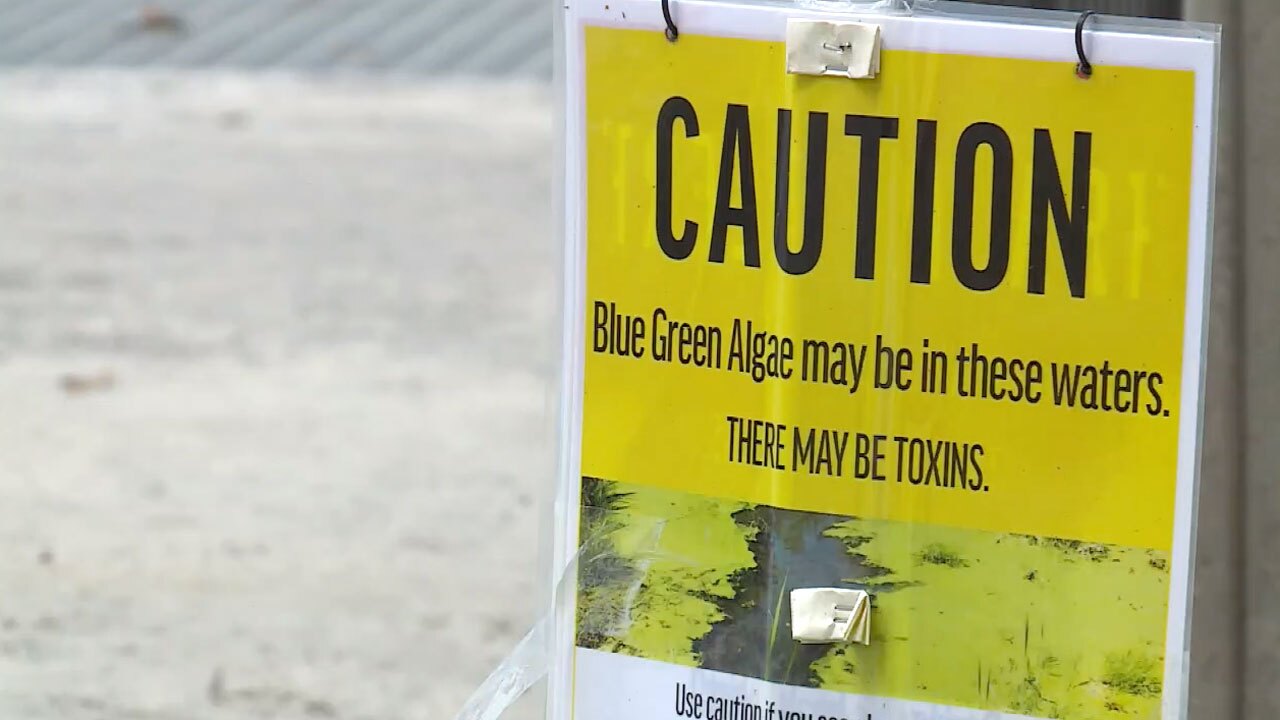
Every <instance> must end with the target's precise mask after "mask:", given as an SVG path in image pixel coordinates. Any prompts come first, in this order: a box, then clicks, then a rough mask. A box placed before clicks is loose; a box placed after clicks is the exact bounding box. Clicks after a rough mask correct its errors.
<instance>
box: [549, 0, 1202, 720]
mask: <svg viewBox="0 0 1280 720" xmlns="http://www.w3.org/2000/svg"><path fill="white" fill-rule="evenodd" d="M680 8H681V9H682V10H683V14H682V15H681V17H682V18H684V21H683V24H682V26H681V27H680V34H679V36H678V39H677V40H676V41H674V42H672V41H669V40H668V39H667V38H666V37H665V36H664V33H663V32H662V26H663V23H662V19H661V18H662V16H661V12H660V11H659V10H658V4H657V3H655V2H646V1H644V0H636V1H635V2H624V3H620V4H614V3H610V4H609V5H608V6H605V5H602V4H597V5H582V6H578V7H576V8H572V9H571V10H570V12H569V21H568V30H567V33H566V44H567V50H568V53H569V58H570V62H569V64H568V83H569V87H570V94H569V99H570V102H569V110H568V116H567V126H568V129H569V133H570V135H569V143H568V154H567V156H566V159H567V165H566V170H567V178H568V181H569V194H568V211H569V215H568V219H569V226H570V228H571V237H570V239H569V242H570V243H571V244H570V247H571V249H572V252H571V253H570V257H571V262H570V277H571V282H570V284H569V285H570V287H571V288H572V290H571V292H570V297H569V301H570V302H569V303H568V304H567V307H568V312H569V313H571V317H570V318H569V319H568V328H569V333H568V336H569V344H568V346H567V348H566V353H567V355H568V356H569V358H570V361H569V363H568V368H569V370H570V372H569V373H568V375H567V384H568V389H567V391H566V397H567V401H566V402H567V413H566V417H567V418H568V425H567V430H568V432H569V437H570V438H572V442H570V443H567V450H566V453H567V454H568V456H567V457H566V462H565V466H566V468H568V470H567V472H566V479H565V481H564V482H565V487H564V488H563V489H562V497H563V498H565V499H566V502H565V503H564V506H565V507H567V508H572V509H573V510H572V512H571V513H570V515H571V516H570V517H567V518H565V519H564V522H563V523H562V530H563V533H562V538H561V544H562V545H563V547H564V548H565V549H566V552H568V551H570V549H572V548H581V549H580V550H579V552H580V555H579V557H580V558H581V560H580V562H579V564H578V566H577V568H576V577H575V579H574V593H573V595H574V596H573V601H572V603H571V604H572V606H573V607H572V609H571V612H570V613H568V614H567V615H566V622H565V623H563V628H562V630H563V633H562V635H563V636H564V638H563V639H564V643H563V645H564V648H563V653H562V655H563V657H561V658H560V660H561V662H560V663H559V664H558V665H557V668H556V670H557V671H556V674H555V675H554V676H553V693H552V695H553V698H552V713H553V716H555V717H558V718H559V717H564V718H568V717H574V718H579V719H582V720H596V719H597V718H599V719H602V720H603V719H604V718H610V719H612V718H626V719H630V718H635V719H636V720H640V719H641V718H643V720H656V719H658V718H690V719H692V720H825V719H838V720H853V719H854V718H857V719H859V720H861V719H862V718H874V719H875V720H885V719H887V718H908V717H911V718H915V717H929V718H943V719H946V720H952V719H954V720H961V719H966V718H975V719H976V718H1064V719H1070V718H1081V719H1084V718H1103V717H1117V718H1119V717H1129V716H1136V717H1144V718H1178V717H1182V713H1183V701H1182V678H1183V675H1184V671H1185V668H1184V662H1185V651H1186V641H1187V632H1186V631H1187V623H1188V613H1187V605H1186V600H1187V596H1188V576H1189V567H1190V563H1191V555H1190V550H1191V540H1192V538H1191V529H1192V527H1193V522H1192V520H1193V515H1194V500H1195V496H1194V488H1195V475H1196V466H1195V461H1196V447H1197V443H1198V433H1199V412H1200V409H1199V398H1200V392H1201V386H1202V384H1201V377H1202V367H1201V351H1202V347H1203V338H1204V332H1205V329H1204V326H1203V322H1202V318H1203V314H1204V302H1205V297H1206V286H1205V283H1206V276H1207V257H1206V245H1207V242H1206V228H1207V226H1208V216H1207V212H1208V207H1209V195H1208V193H1209V187H1210V177H1209V168H1210V167H1211V163H1210V149H1211V147H1212V115H1213V113H1212V107H1213V94H1214V85H1213V83H1214V76H1215V71H1214V65H1215V62H1216V36H1214V35H1212V34H1208V33H1204V32H1200V31H1198V30H1196V29H1195V28H1181V27H1180V28H1177V32H1176V33H1175V32H1173V31H1172V30H1168V31H1162V32H1155V31H1148V32H1133V31H1130V32H1111V33H1106V32H1101V31H1100V32H1098V33H1097V34H1096V36H1091V37H1090V38H1089V43H1088V45H1089V46H1090V47H1091V48H1092V49H1093V52H1094V57H1093V60H1094V62H1095V64H1096V66H1097V68H1096V70H1095V73H1094V75H1093V76H1092V77H1091V78H1089V79H1082V78H1080V77H1078V76H1077V75H1076V73H1075V72H1074V69H1075V63H1076V62H1077V58H1076V53H1075V47H1074V44H1073V23H1072V18H1070V17H1066V16H1064V17H1058V16H1050V19H1049V20H1050V21H1049V22H1044V23H1037V24H1035V25H1019V24H1013V23H1001V22H994V21H974V20H973V19H945V18H938V17H933V18H923V17H922V18H910V17H894V18H867V17H862V18H858V19H859V20H861V21H863V22H872V23H877V24H879V25H880V32H881V34H882V37H883V49H882V51H881V54H880V57H879V72H878V73H877V75H876V76H875V77H874V78H869V79H858V80H853V79H849V78H848V77H831V76H808V75H794V74H788V73H787V72H786V66H787V63H786V55H787V47H786V43H785V41H784V38H785V27H786V23H787V20H788V19H790V18H794V17H796V16H797V15H796V13H794V12H788V11H786V10H785V9H780V8H766V7H734V6H725V5H711V4H697V3H681V4H680ZM832 17H833V16H824V19H832ZM836 19H839V18H836ZM812 588H846V589H851V590H861V591H865V592H866V593H867V594H868V595H869V597H870V599H871V602H870V607H871V609H870V615H869V617H870V639H869V642H868V643H867V644H861V643H842V642H831V643H802V642H798V641H797V640H796V639H795V638H793V636H792V628H791V610H792V609H791V608H790V604H789V603H790V597H791V592H792V591H793V590H797V589H801V590H803V589H812ZM569 615H571V617H569Z"/></svg>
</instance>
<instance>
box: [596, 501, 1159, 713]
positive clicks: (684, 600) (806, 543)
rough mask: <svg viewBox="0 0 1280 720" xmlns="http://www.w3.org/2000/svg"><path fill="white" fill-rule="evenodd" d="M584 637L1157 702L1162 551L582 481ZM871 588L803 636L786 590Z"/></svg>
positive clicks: (1146, 706)
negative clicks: (847, 621)
mask: <svg viewBox="0 0 1280 720" xmlns="http://www.w3.org/2000/svg"><path fill="white" fill-rule="evenodd" d="M582 497H583V507H582V514H581V528H580V531H581V537H582V538H583V543H584V549H583V553H582V556H581V560H580V563H579V571H578V579H579V597H578V626H577V644H578V645H579V646H580V647H585V648H593V649H599V650H604V651H609V652H615V653H622V654H628V655H634V656H638V657H644V658H648V659H653V660H661V661H664V662H671V663H677V664H681V665H687V666H695V667H702V668H706V669H711V670H718V671H722V672H729V673H734V674H738V675H744V676H749V677H755V678H761V679H764V680H769V681H772V682H778V683H784V684H788V685H800V686H808V687H817V688H823V689H829V690H838V691H847V692H853V693H859V694H866V695H875V696H885V697H894V698H900V699H907V700H917V701H922V702H931V703H938V704H944V705H960V706H966V707H973V708H979V709H984V710H998V711H1003V712H1010V713H1019V714H1023V715H1029V716H1033V717H1043V718H1062V719H1064V720H1073V719H1085V718H1106V717H1114V718H1121V717H1134V718H1156V717H1158V716H1159V708H1160V695H1161V678H1162V675H1163V665H1164V653H1163V647H1164V636H1165V626H1166V605H1167V598H1168V591H1169V569H1168V556H1167V553H1163V552H1156V551H1152V550H1145V549H1134V548H1124V547H1117V546H1106V545H1098V544H1089V543H1081V542H1075V541H1069V540H1058V539H1051V538H1037V537H1032V536H1026V535H1013V534H999V533H991V532H985V531H977V530H967V529H958V528H944V527H935V526H928V525H921V524H913V523H902V522H893V521H886V520H869V519H858V518H849V517H842V516H835V515H825V514H819V513H807V512H800V511H793V510H784V509H779V508H773V507H770V506H765V505H749V504H747V503H742V502H735V501H728V500H721V499H716V498H709V497H703V496H698V495H691V494H687V493H681V492H675V491H670V490H661V489H656V488H649V487H644V486H639V485H631V484H626V483H621V482H614V481H609V480H601V479H595V478H584V479H583V495H582ZM798 587H850V588H858V589H863V590H866V591H867V592H868V593H870V595H871V597H872V607H873V611H872V624H871V628H872V640H871V644H870V646H862V645H801V644H799V643H796V642H794V641H793V640H792V639H791V628H790V623H789V618H790V607H789V605H788V596H789V593H790V590H792V589H794V588H798Z"/></svg>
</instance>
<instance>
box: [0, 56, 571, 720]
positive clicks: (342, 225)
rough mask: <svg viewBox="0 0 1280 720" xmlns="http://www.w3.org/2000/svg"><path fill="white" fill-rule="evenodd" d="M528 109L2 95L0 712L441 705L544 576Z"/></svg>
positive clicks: (208, 85)
mask: <svg viewBox="0 0 1280 720" xmlns="http://www.w3.org/2000/svg"><path fill="white" fill-rule="evenodd" d="M545 93H546V91H545V90H543V89H542V88H541V87H540V86H537V85H489V86H482V87H475V86H472V87H463V86H459V85H455V86H449V85H434V86H426V85H409V84H391V83H377V82H369V81H360V82H356V81H338V80H330V81H324V80H295V79H290V78H287V77H279V76H277V77H271V76H249V75H240V76H237V75H210V74H186V75H183V74H158V73H155V72H148V73H123V74H122V73H93V72H81V73H67V72H63V73H53V74H49V73H43V74H42V73H38V72H24V73H17V74H15V73H10V74H7V75H3V76H0V98H3V100H0V219H2V220H0V227H2V228H3V235H2V236H0V243H2V244H0V408H3V410H0V458H2V460H0V508H3V510H0V717H4V718H15V719H17V718H22V719H24V720H43V719H57V720H72V719H75V720H81V719H83V720H90V719H92V720H116V719H121V720H123V719H125V718H129V719H134V718H137V719H148V720H161V719H164V720H168V719H170V718H172V719H175V720H177V719H182V720H188V719H190V720H203V719H208V720H232V719H240V718H244V719H248V718H349V719H366V720H374V719H381V718H426V719H437V718H441V719H447V718H450V717H451V716H452V714H453V712H454V711H455V710H456V709H457V707H458V705H459V704H460V703H461V702H462V700H463V699H464V698H465V696H466V695H467V693H468V692H469V691H470V690H471V688H472V687H473V686H474V685H475V684H476V683H478V682H479V681H480V680H481V679H482V678H483V676H484V675H485V673H486V672H487V671H488V669H489V668H490V667H491V666H492V665H493V664H494V663H495V662H496V661H498V660H499V659H500V658H501V657H502V656H503V655H504V654H505V653H506V652H507V650H508V649H509V648H510V647H511V646H512V645H513V644H514V643H515V641H516V640H517V639H518V637H519V635H520V634H521V633H522V632H523V631H524V629H525V627H526V626H527V625H528V623H529V622H530V620H531V619H532V608H533V606H534V602H533V601H532V600H531V598H532V597H533V596H534V594H535V592H536V589H537V588H538V587H540V585H537V584H536V583H539V582H540V580H539V579H538V578H537V577H536V571H537V567H536V565H535V558H536V551H537V538H538V528H539V517H538V515H537V511H538V509H539V508H538V503H539V502H540V497H539V494H540V493H541V492H543V490H544V489H546V488H549V486H550V466H551V452H550V447H551V440H552V434H553V433H552V428H551V427H550V417H551V415H550V412H549V411H550V408H551V407H552V399H551V395H550V386H549V381H550V379H551V377H552V369H553V367H554V363H555V349H556V337H555V334H554V332H555V313H556V308H555V289H556V282H557V279H558V276H557V272H556V263H557V252H558V248H557V246H556V244H555V241H554V239H553V237H552V234H551V207H550V197H551V194H550V160H551V157H550V153H551V146H550V137H551V114H550V113H551V106H550V104H549V100H548V98H547V97H546V94H545Z"/></svg>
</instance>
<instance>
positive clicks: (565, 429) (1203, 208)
mask: <svg viewBox="0 0 1280 720" xmlns="http://www.w3.org/2000/svg"><path fill="white" fill-rule="evenodd" d="M672 7H673V8H675V20H676V23H677V25H678V26H679V28H680V33H681V35H709V36H715V37H729V38H743V39H755V40H767V41H774V42H784V41H785V39H786V22H787V19H788V18H806V19H819V20H821V19H825V20H832V19H840V20H852V21H861V22H874V23H876V24H878V25H880V26H881V33H882V37H883V46H884V48H885V49H889V50H919V51H928V52H933V53H944V54H947V53H949V54H957V55H979V56H989V57H1012V58H1024V59H1030V60H1048V61H1058V62H1074V61H1075V38H1074V28H1073V27H1072V26H1071V24H1070V23H1065V22H1064V23H1061V24H1054V23H1038V24H1018V23H1011V22H1000V21H999V19H998V18H997V17H994V16H990V15H982V16H978V15H968V16H966V15H945V14H930V15H917V16H902V15H877V14H874V13H867V12H857V11H852V10H847V9H846V10H843V11H836V10H831V11H826V10H821V9H817V8H813V7H798V6H797V7H792V6H787V5H763V4H761V5H743V4H732V3H729V2H716V1H714V0H672ZM1020 17H1026V16H1020ZM1046 17H1052V16H1046ZM562 20H563V25H562V27H561V28H559V32H561V33H562V46H561V47H562V52H563V53H564V56H563V67H562V73H563V75H562V78H561V81H562V83H563V98H562V99H563V102H564V107H563V110H562V111H563V112H564V116H563V118H562V126H561V129H562V132H563V137H562V138H561V143H562V153H563V156H562V158H561V160H562V162H563V167H562V168H561V170H562V174H563V178H562V179H563V183H564V186H563V187H564V195H563V196H562V200H563V203H564V206H563V208H562V212H563V218H562V219H563V222H562V228H563V232H564V235H565V237H564V241H565V255H564V257H565V267H564V287H563V290H562V293H563V294H562V298H561V302H562V310H563V314H564V326H563V331H562V332H563V347H562V350H561V353H562V354H561V357H562V376H561V383H560V392H561V398H560V400H561V406H560V423H561V432H560V444H559V455H560V457H559V465H558V467H559V470H558V475H557V487H556V496H555V503H554V508H555V512H556V526H555V537H554V538H553V547H552V553H553V554H552V557H553V560H554V562H555V566H554V567H555V568H556V569H557V571H559V570H562V569H566V568H567V569H568V574H569V575H570V576H567V577H565V578H563V580H562V581H561V582H560V583H559V585H558V588H559V589H558V591H557V596H556V597H555V598H554V600H555V605H554V607H553V608H552V612H553V613H555V622H554V630H553V633H552V636H553V637H552V644H551V652H552V657H551V658H550V675H549V686H548V693H547V718H548V720H570V718H572V717H573V704H574V687H573V675H574V665H575V662H574V659H575V649H574V624H575V621H574V613H575V604H576V583H575V578H574V577H571V576H572V575H573V574H574V573H573V570H572V568H575V567H576V563H575V562H574V558H575V553H576V551H577V546H578V536H577V535H578V523H577V514H578V503H579V497H578V493H579V485H580V477H581V455H582V453H581V442H582V393H583V366H584V362H585V358H584V356H583V353H584V351H583V348H584V343H585V339H584V335H583V333H584V328H583V311H582V308H583V307H584V306H585V305H584V303H585V289H586V281H585V277H586V266H585V260H586V255H585V247H586V203H585V199H586V185H585V180H586V147H585V143H586V135H585V132H584V123H585V110H586V104H585V102H586V98H585V80H586V78H585V72H584V70H585V67H584V65H585V62H584V57H583V53H584V48H583V42H582V39H583V30H584V28H585V27H587V26H604V27H616V28H630V29H647V30H652V31H654V32H662V30H663V29H664V28H665V24H664V22H663V19H662V12H661V9H660V4H659V2H658V0H589V1H586V2H578V1H577V0H565V5H564V13H563V18H562ZM1090 27H1096V26H1094V25H1091V26H1090ZM1152 27H1153V28H1155V27H1157V26H1155V25H1153V26H1152ZM1163 27H1169V28H1171V29H1172V28H1178V27H1180V26H1178V25H1174V24H1165V25H1163ZM1181 27H1191V26H1181ZM1088 48H1089V58H1090V60H1091V61H1092V62H1093V63H1094V64H1095V66H1100V67H1105V66H1107V65H1121V66H1136V67H1149V68H1162V69H1175V70H1190V71H1192V72H1194V73H1195V106H1194V135H1193V138H1192V152H1191V164H1192V167H1191V198H1190V224H1189V228H1188V253H1187V284H1186V311H1185V322H1184V335H1183V348H1182V359H1183V363H1182V386H1181V391H1182V393H1181V397H1182V398H1183V408H1182V412H1180V413H1179V426H1178V459H1177V491H1176V500H1175V508H1174V537H1173V552H1172V559H1171V565H1172V567H1171V568H1170V574H1171V578H1170V591H1169V605H1168V629H1167V634H1166V639H1165V671H1164V683H1163V688H1162V689H1163V708H1162V712H1161V718H1162V720H1183V719H1184V718H1185V717H1186V712H1187V678H1188V672H1189V669H1190V658H1189V653H1188V642H1189V639H1190V630H1191V622H1190V621H1191V591H1192V575H1193V569H1194V568H1193V563H1194V555H1193V550H1194V543H1195V509H1196V497H1197V487H1198V478H1199V461H1200V442H1201V432H1202V419H1203V408H1204V363H1205V355H1206V349H1207V344H1206V339H1205V338H1206V327H1205V323H1206V319H1207V316H1208V304H1209V302H1208V301H1209V295H1208V292H1209V254H1210V246H1211V228H1210V224H1211V222H1212V206H1213V202H1212V198H1213V175H1214V138H1215V135H1214V130H1215V124H1216V120H1217V112H1216V109H1217V83H1218V69H1217V68H1218V51H1219V48H1218V43H1217V37H1216V35H1215V34H1213V33H1209V32H1185V31H1184V32H1176V33H1175V32H1169V33H1167V34H1161V33H1159V31H1158V30H1149V31H1146V32H1135V31H1133V30H1130V29H1127V28H1126V29H1124V30H1121V31H1116V30H1107V29H1106V28H1105V27H1104V28H1103V29H1101V30H1090V31H1089V34H1088ZM779 72H780V73H781V72H782V69H781V68H779ZM890 80H891V79H890ZM1191 401H1194V403H1195V404H1194V406H1193V405H1192V404H1191ZM557 579H559V578H557ZM779 687H781V686H779ZM934 707H937V708H939V709H941V708H942V707H944V706H934ZM896 716H897V713H891V715H890V717H896ZM903 717H906V716H903ZM938 717H940V716H938Z"/></svg>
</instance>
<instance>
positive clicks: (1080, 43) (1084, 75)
mask: <svg viewBox="0 0 1280 720" xmlns="http://www.w3.org/2000/svg"><path fill="white" fill-rule="evenodd" d="M663 2H664V3H665V2H666V0H663ZM1097 14H1098V13H1096V12H1094V11H1093V10H1085V11H1084V12H1082V13H1080V18H1079V19H1078V20H1076V57H1078V58H1080V62H1078V63H1076V77H1078V78H1080V79H1081V80H1088V79H1089V78H1090V77H1092V76H1093V63H1091V62H1089V58H1088V57H1087V56H1086V55H1085V54H1084V23H1085V21H1086V20H1088V19H1089V18H1090V17H1092V16H1094V15H1097Z"/></svg>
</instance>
